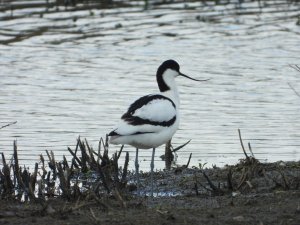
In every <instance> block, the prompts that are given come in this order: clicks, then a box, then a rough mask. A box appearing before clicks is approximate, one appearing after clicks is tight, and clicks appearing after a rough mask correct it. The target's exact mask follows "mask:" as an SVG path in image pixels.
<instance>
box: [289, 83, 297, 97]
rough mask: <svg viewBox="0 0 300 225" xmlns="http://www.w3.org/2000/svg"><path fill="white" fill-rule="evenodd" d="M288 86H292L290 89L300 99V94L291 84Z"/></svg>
mask: <svg viewBox="0 0 300 225" xmlns="http://www.w3.org/2000/svg"><path fill="white" fill-rule="evenodd" d="M288 85H289V86H290V88H291V89H292V90H293V91H294V92H295V94H296V95H297V96H298V97H300V94H299V93H298V92H297V91H296V90H295V88H294V87H293V86H292V85H291V84H290V83H288Z"/></svg>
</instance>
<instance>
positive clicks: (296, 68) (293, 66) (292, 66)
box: [289, 64, 300, 72]
mask: <svg viewBox="0 0 300 225" xmlns="http://www.w3.org/2000/svg"><path fill="white" fill-rule="evenodd" d="M289 66H290V67H291V68H293V69H295V70H297V71H299V72H300V67H299V66H298V65H297V64H294V65H293V64H290V65H289Z"/></svg>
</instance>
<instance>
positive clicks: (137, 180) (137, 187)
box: [135, 148, 140, 193]
mask: <svg viewBox="0 0 300 225" xmlns="http://www.w3.org/2000/svg"><path fill="white" fill-rule="evenodd" d="M138 160H139V149H138V148H137V149H136V154H135V181H136V189H137V191H138V193H139V185H140V177H139V168H140V165H139V161H138Z"/></svg>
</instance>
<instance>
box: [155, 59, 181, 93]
mask: <svg viewBox="0 0 300 225" xmlns="http://www.w3.org/2000/svg"><path fill="white" fill-rule="evenodd" d="M167 69H171V70H175V71H177V72H178V73H179V69H180V67H179V64H178V63H177V62H176V61H175V60H173V59H169V60H166V61H164V62H163V63H162V64H161V65H160V66H159V67H158V69H157V73H156V79H157V83H158V87H159V90H160V91H161V92H164V91H168V90H170V88H169V87H168V85H167V84H166V83H165V82H164V80H163V77H162V75H163V73H164V72H165V71H166V70H167Z"/></svg>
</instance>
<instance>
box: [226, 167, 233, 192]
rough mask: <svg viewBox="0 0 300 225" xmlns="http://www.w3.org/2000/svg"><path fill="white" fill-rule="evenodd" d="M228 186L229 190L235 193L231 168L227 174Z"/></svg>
mask: <svg viewBox="0 0 300 225" xmlns="http://www.w3.org/2000/svg"><path fill="white" fill-rule="evenodd" d="M227 185H228V189H229V190H231V191H233V185H232V171H231V168H229V171H228V174H227Z"/></svg>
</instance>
